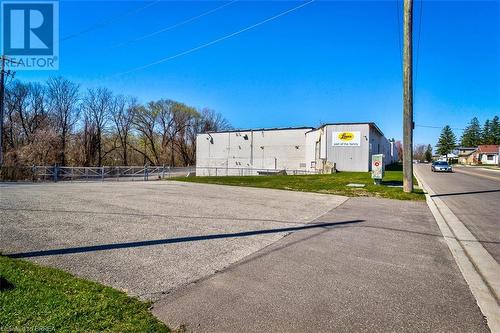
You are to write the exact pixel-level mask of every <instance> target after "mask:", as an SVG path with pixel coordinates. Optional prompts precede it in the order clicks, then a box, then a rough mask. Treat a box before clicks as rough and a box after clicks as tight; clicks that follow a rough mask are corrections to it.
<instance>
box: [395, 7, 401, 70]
mask: <svg viewBox="0 0 500 333" xmlns="http://www.w3.org/2000/svg"><path fill="white" fill-rule="evenodd" d="M395 3H396V20H397V30H398V45H399V49H398V53H399V63H400V64H401V70H403V55H402V54H403V49H402V47H401V22H400V18H399V15H400V14H399V0H395Z"/></svg>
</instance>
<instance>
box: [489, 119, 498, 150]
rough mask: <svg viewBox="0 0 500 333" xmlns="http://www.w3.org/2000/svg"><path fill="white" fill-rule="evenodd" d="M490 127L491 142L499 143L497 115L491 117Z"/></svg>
mask: <svg viewBox="0 0 500 333" xmlns="http://www.w3.org/2000/svg"><path fill="white" fill-rule="evenodd" d="M490 129H491V137H492V141H493V144H495V145H500V120H499V119H498V116H495V117H493V120H492V121H491V127H490Z"/></svg>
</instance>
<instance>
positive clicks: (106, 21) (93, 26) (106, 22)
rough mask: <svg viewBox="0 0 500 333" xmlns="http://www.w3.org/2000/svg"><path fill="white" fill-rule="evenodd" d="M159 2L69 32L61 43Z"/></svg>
mask: <svg viewBox="0 0 500 333" xmlns="http://www.w3.org/2000/svg"><path fill="white" fill-rule="evenodd" d="M158 2H160V0H154V1H152V2H150V3H148V4H146V5H144V6H141V7H138V8H134V9H132V10H130V11H128V12H125V13H123V14H121V15H118V16H115V17H113V18H110V19H106V20H104V21H101V22H98V23H96V24H93V25H91V26H89V27H87V28H85V29H83V30H80V31H78V32H75V33H72V34H69V35H67V36H65V37H62V38H60V39H59V43H60V42H64V41H67V40H70V39H73V38H76V37H78V36H81V35H84V34H86V33H88V32H91V31H94V30H96V29H99V28H102V27H105V26H107V25H109V24H112V23H114V22H116V21H118V20H120V19H122V18H124V17H128V16H131V15H135V14H137V13H139V12H141V11H143V10H145V9H147V8H149V7H151V6H153V5H155V4H156V3H158Z"/></svg>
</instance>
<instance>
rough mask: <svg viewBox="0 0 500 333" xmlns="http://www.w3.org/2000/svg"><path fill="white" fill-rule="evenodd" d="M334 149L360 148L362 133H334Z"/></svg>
mask: <svg viewBox="0 0 500 333" xmlns="http://www.w3.org/2000/svg"><path fill="white" fill-rule="evenodd" d="M332 134H333V135H332V137H333V140H332V141H333V142H332V145H333V146H334V147H358V146H360V144H361V140H360V136H361V135H360V134H361V133H360V132H347V131H346V132H333V133H332Z"/></svg>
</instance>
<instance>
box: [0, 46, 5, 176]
mask: <svg viewBox="0 0 500 333" xmlns="http://www.w3.org/2000/svg"><path fill="white" fill-rule="evenodd" d="M4 94H5V56H4V55H2V71H1V72H0V167H2V166H3V151H4V149H3V145H4V142H3V117H4V116H3V115H4V103H3V100H4Z"/></svg>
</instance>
